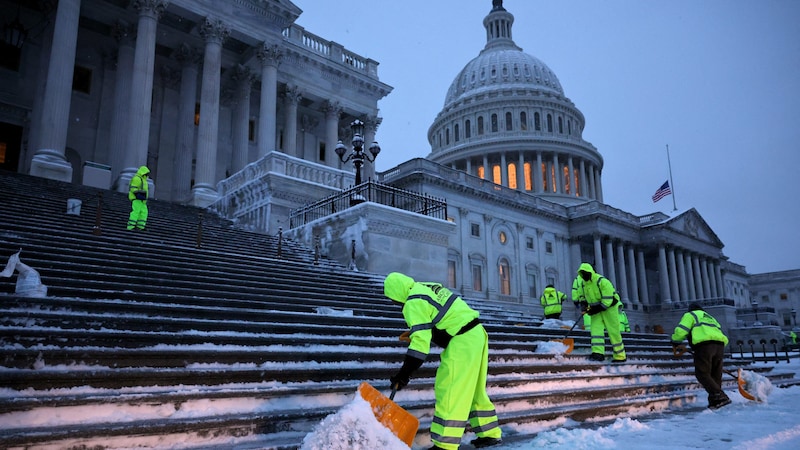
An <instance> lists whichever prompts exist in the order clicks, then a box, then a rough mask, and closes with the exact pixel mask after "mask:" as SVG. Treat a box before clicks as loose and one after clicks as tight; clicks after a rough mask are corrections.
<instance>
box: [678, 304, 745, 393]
mask: <svg viewBox="0 0 800 450" xmlns="http://www.w3.org/2000/svg"><path fill="white" fill-rule="evenodd" d="M687 337H688V339H689V346H690V347H691V349H692V353H693V354H694V375H695V377H697V381H699V382H700V384H701V385H702V386H703V388H704V389H705V390H706V392H708V407H709V408H711V409H718V408H722V407H723V406H725V405H729V404H730V403H731V399H730V398H728V396H727V395H726V394H725V392H724V391H723V390H722V365H723V356H724V354H725V346H726V345H728V337H727V336H725V333H723V332H722V326H720V324H719V322H717V319H715V318H713V317H712V316H711V314H709V313H707V312H705V311H703V308H701V307H700V305H698V304H697V303H692V304H691V305H689V311H688V312H686V313H685V314H684V315H683V317H681V321H680V323H678V326H677V327H675V331H674V332H673V333H672V347H673V348H677V347H680V346H681V345H683V340H684V339H686V338H687Z"/></svg>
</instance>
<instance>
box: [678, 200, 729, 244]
mask: <svg viewBox="0 0 800 450" xmlns="http://www.w3.org/2000/svg"><path fill="white" fill-rule="evenodd" d="M664 225H665V228H668V229H670V230H674V231H676V232H678V233H681V234H685V235H688V236H691V237H692V238H694V239H697V240H698V241H701V242H706V243H709V244H712V245H714V246H718V247H722V246H723V244H722V241H721V240H720V239H719V237H718V236H717V234H716V233H714V230H712V229H711V227H710V226H708V223H707V222H706V221H705V220H704V219H703V217H702V216H701V215H700V213H698V212H697V210H696V209H694V208H692V209H690V210H688V211H686V212H683V213H681V214H679V215H677V216H675V217H673V218H671V219H668V220H667V221H665V223H664Z"/></svg>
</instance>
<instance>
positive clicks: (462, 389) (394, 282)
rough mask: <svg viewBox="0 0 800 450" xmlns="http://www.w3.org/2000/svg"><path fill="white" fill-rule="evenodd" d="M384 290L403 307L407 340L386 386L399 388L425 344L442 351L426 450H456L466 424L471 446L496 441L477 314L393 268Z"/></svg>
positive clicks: (484, 337) (484, 340) (485, 342)
mask: <svg viewBox="0 0 800 450" xmlns="http://www.w3.org/2000/svg"><path fill="white" fill-rule="evenodd" d="M383 286H384V288H383V292H384V294H385V295H386V296H387V297H389V298H390V299H392V300H393V301H395V302H396V303H398V304H400V305H401V306H402V307H403V317H404V318H405V320H406V324H407V325H408V327H409V328H410V330H411V331H410V336H409V337H410V342H409V345H408V352H407V353H406V356H405V361H404V362H403V366H402V367H401V368H400V371H399V372H397V374H396V375H394V376H393V377H391V378H390V381H391V383H392V389H397V390H400V389H402V388H403V387H405V386H406V385H407V384H408V382H409V379H410V378H411V374H412V373H414V371H415V370H417V369H418V368H419V367H420V366H422V363H423V362H425V359H427V357H428V354H429V353H430V347H431V342H433V343H435V344H437V345H439V346H440V347H442V348H443V349H444V350H443V351H442V354H441V356H440V359H441V362H440V363H439V368H438V369H437V370H436V381H435V382H434V385H433V389H434V393H435V395H436V405H435V407H434V416H433V421H432V423H431V441H433V444H434V446H433V447H431V449H445V450H457V449H458V447H459V445H460V444H461V437H462V436H463V434H464V429H465V428H466V426H467V423H469V425H470V427H471V428H472V430H473V431H474V432H475V434H476V435H477V438H476V439H474V440H472V442H471V444H472V445H474V446H475V447H478V448H480V447H489V446H492V445H497V444H500V443H502V439H501V437H502V431H501V430H500V425H499V423H498V420H497V412H496V411H495V408H494V404H493V403H492V401H491V400H490V399H489V395H488V394H487V393H486V374H487V369H488V364H489V337H488V334H487V333H486V330H485V329H484V328H483V325H481V323H480V320H479V319H478V316H479V313H478V311H475V310H474V309H472V308H470V307H469V305H467V303H466V302H465V301H464V300H462V299H461V297H459V296H457V295H456V294H454V293H453V292H452V291H450V290H449V289H447V288H446V287H444V286H442V285H441V284H439V283H427V282H426V283H422V282H416V281H414V279H413V278H411V277H409V276H407V275H404V274H402V273H399V272H392V273H390V274H389V275H387V276H386V279H385V280H384V283H383Z"/></svg>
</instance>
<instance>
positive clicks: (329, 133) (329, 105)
mask: <svg viewBox="0 0 800 450" xmlns="http://www.w3.org/2000/svg"><path fill="white" fill-rule="evenodd" d="M322 112H323V113H325V161H322V162H323V164H325V165H328V166H332V167H335V166H336V165H335V164H331V163H335V162H336V158H337V156H335V155H336V144H338V143H339V115H340V114H342V107H341V105H340V104H339V102H337V101H326V102H325V103H324V104H323V105H322Z"/></svg>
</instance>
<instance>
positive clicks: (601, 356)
mask: <svg viewBox="0 0 800 450" xmlns="http://www.w3.org/2000/svg"><path fill="white" fill-rule="evenodd" d="M589 360H590V361H605V360H606V355H604V354H602V353H592V354H591V355H589Z"/></svg>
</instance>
